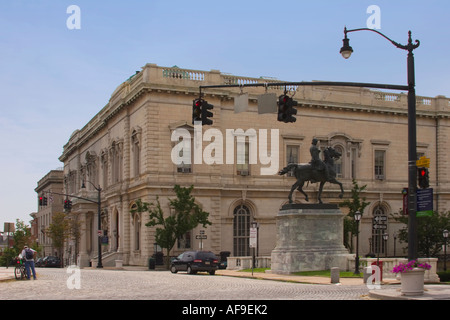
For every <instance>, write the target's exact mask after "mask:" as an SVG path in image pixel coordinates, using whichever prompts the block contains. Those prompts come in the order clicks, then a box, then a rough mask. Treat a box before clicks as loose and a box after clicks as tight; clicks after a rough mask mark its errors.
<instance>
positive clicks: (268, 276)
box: [216, 270, 399, 285]
mask: <svg viewBox="0 0 450 320" xmlns="http://www.w3.org/2000/svg"><path fill="white" fill-rule="evenodd" d="M216 274H219V275H223V276H231V277H243V278H255V279H265V280H278V281H288V282H299V283H310V284H333V283H331V280H330V278H329V277H316V276H314V277H308V276H296V275H284V274H274V273H268V272H266V273H264V272H254V273H253V276H252V273H251V272H242V271H236V270H217V271H216ZM339 280H340V284H341V285H363V284H364V282H363V279H362V278H340V279H339ZM388 281H389V283H399V282H398V281H396V280H395V279H389V280H388ZM334 285H336V284H334Z"/></svg>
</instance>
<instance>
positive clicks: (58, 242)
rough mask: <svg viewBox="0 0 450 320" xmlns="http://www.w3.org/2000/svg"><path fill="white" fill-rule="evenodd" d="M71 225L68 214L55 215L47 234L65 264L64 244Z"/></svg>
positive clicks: (59, 213)
mask: <svg viewBox="0 0 450 320" xmlns="http://www.w3.org/2000/svg"><path fill="white" fill-rule="evenodd" d="M69 231H70V225H69V221H68V220H67V219H66V214H65V213H63V212H58V213H55V214H54V215H53V217H52V223H51V224H50V225H49V226H48V228H47V231H46V234H47V235H48V236H49V237H50V238H51V239H52V243H53V246H54V247H55V248H56V250H57V251H58V256H59V257H60V259H61V264H62V262H63V259H62V252H63V248H64V242H65V241H66V239H67V238H68V236H69Z"/></svg>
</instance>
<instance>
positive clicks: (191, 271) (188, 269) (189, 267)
mask: <svg viewBox="0 0 450 320" xmlns="http://www.w3.org/2000/svg"><path fill="white" fill-rule="evenodd" d="M187 273H189V274H196V272H195V271H193V270H192V268H191V266H188V267H187Z"/></svg>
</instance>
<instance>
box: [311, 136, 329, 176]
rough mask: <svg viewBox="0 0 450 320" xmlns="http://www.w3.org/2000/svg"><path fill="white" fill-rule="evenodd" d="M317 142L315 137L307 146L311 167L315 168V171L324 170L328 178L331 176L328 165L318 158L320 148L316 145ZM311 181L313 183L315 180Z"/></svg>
mask: <svg viewBox="0 0 450 320" xmlns="http://www.w3.org/2000/svg"><path fill="white" fill-rule="evenodd" d="M317 142H318V140H317V139H316V138H314V139H312V142H311V147H310V148H309V152H310V153H311V162H310V164H311V167H312V169H315V170H317V171H324V173H325V176H326V177H327V180H330V179H332V178H333V177H330V173H329V170H328V166H327V165H326V164H325V163H324V162H323V161H322V160H320V157H319V154H320V149H319V148H318V147H317ZM311 182H313V183H314V182H315V181H311Z"/></svg>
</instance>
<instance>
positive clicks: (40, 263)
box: [34, 258, 44, 267]
mask: <svg viewBox="0 0 450 320" xmlns="http://www.w3.org/2000/svg"><path fill="white" fill-rule="evenodd" d="M42 260H44V259H43V258H38V259H37V260H36V261H35V262H34V265H35V266H36V267H42Z"/></svg>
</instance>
